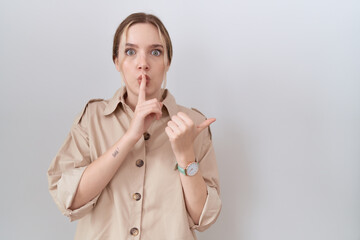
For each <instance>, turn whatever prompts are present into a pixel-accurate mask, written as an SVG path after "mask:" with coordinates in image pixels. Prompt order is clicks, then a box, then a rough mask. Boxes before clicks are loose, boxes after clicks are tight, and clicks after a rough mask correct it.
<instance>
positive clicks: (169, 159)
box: [48, 88, 221, 240]
mask: <svg viewBox="0 0 360 240" xmlns="http://www.w3.org/2000/svg"><path fill="white" fill-rule="evenodd" d="M125 94H126V90H125V88H121V89H119V90H118V91H117V92H116V93H115V95H114V97H113V98H111V99H110V100H101V99H95V100H91V101H89V102H88V104H87V105H86V107H85V108H84V110H83V111H82V113H81V114H80V115H79V117H77V118H76V119H75V121H74V124H73V126H72V128H71V130H70V133H69V135H68V136H67V138H66V140H65V142H64V144H63V145H62V147H61V148H60V150H59V152H58V154H57V155H56V157H55V158H54V160H53V162H52V163H51V165H50V168H49V170H48V180H49V190H50V194H51V195H52V197H53V198H54V200H55V203H56V204H57V206H58V208H59V209H60V210H61V212H62V213H63V214H64V215H65V216H67V217H69V218H70V221H74V220H77V219H79V221H78V225H77V230H76V235H75V239H86V240H91V239H121V240H123V239H143V240H148V239H150V240H151V239H157V240H187V239H189V240H190V239H196V235H195V232H194V230H195V229H197V230H198V231H204V230H205V229H207V228H208V227H209V226H210V225H211V224H213V223H214V222H215V221H216V218H217V217H218V215H219V213H220V209H221V200H220V197H219V196H220V195H219V194H220V189H219V177H218V170H217V165H216V160H215V153H214V148H213V146H212V141H211V133H210V129H209V131H206V130H204V131H202V132H201V133H200V135H199V136H198V137H197V138H196V140H195V143H194V144H195V155H196V158H197V160H198V162H199V169H200V173H201V174H202V176H203V178H204V180H205V182H206V184H207V192H208V195H207V198H206V202H205V205H204V208H203V211H202V213H201V217H200V222H199V224H198V225H195V224H194V222H193V221H192V219H191V217H190V215H189V214H188V212H187V210H186V206H185V200H184V195H183V190H182V185H181V181H180V175H179V174H181V173H180V172H179V171H178V170H176V168H175V166H176V159H175V156H174V154H173V152H172V148H171V145H170V142H169V139H168V136H167V134H166V133H165V127H166V125H167V122H168V121H169V120H170V116H173V115H174V114H177V113H178V112H179V111H182V112H184V113H186V114H188V116H189V117H190V118H191V119H192V120H193V121H194V122H195V124H200V123H201V122H202V121H204V119H205V117H204V116H203V115H202V114H200V113H199V112H198V111H195V110H191V109H188V108H185V107H183V106H180V105H177V104H176V102H175V99H174V97H173V96H172V95H171V94H170V93H169V92H168V91H167V90H166V91H165V93H164V100H163V103H164V108H163V115H162V118H161V119H160V120H157V121H154V122H153V123H152V125H151V126H150V128H149V129H148V131H147V133H145V134H144V138H141V139H140V140H139V141H138V142H137V143H136V144H135V146H134V148H133V149H132V150H131V151H130V152H129V153H128V155H127V156H126V159H125V160H124V162H123V163H122V165H121V166H120V168H119V169H118V171H117V172H116V174H115V175H114V177H113V178H112V180H111V181H110V182H109V184H108V185H107V186H106V187H105V188H104V189H103V191H102V192H101V193H100V194H99V195H98V196H96V197H95V198H94V199H93V200H91V201H90V202H89V203H87V204H85V205H84V206H82V207H80V208H79V209H75V210H70V209H69V207H70V206H71V204H72V201H73V198H74V195H75V193H76V190H77V187H78V184H79V181H80V178H81V176H82V174H83V172H84V170H85V169H86V167H87V166H88V165H89V164H90V163H91V162H92V161H95V160H96V159H97V158H99V157H100V156H101V155H102V154H103V153H104V152H106V151H107V150H108V149H109V148H110V147H111V146H112V145H113V144H114V143H115V142H116V141H117V140H118V139H119V138H121V137H122V136H123V135H124V133H125V132H126V131H127V129H128V128H129V126H130V122H131V119H132V117H133V112H132V110H131V109H130V107H129V106H128V105H126V104H125V101H124V95H125Z"/></svg>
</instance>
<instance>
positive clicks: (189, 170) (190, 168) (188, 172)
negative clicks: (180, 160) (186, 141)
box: [176, 159, 199, 176]
mask: <svg viewBox="0 0 360 240" xmlns="http://www.w3.org/2000/svg"><path fill="white" fill-rule="evenodd" d="M176 165H177V169H178V170H179V172H181V173H182V174H184V175H185V176H194V175H195V174H196V173H197V172H198V171H199V163H198V162H197V161H196V159H195V161H194V162H192V163H189V164H188V165H187V166H186V167H185V169H184V168H182V167H180V166H179V164H176Z"/></svg>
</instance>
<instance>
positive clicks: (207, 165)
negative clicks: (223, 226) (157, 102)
mask: <svg viewBox="0 0 360 240" xmlns="http://www.w3.org/2000/svg"><path fill="white" fill-rule="evenodd" d="M203 132H204V134H202V135H203V138H202V147H201V151H200V153H199V158H198V159H199V167H200V171H201V174H202V175H203V178H204V180H205V183H206V185H207V197H206V202H205V204H204V207H203V210H202V212H201V215H200V220H199V223H198V224H197V225H195V224H194V222H193V221H192V219H191V217H189V221H190V224H191V229H196V230H198V231H200V232H202V231H204V230H206V229H207V228H209V227H210V226H211V225H212V224H213V223H214V222H215V221H216V219H217V218H218V216H219V214H220V211H221V206H222V205H221V199H220V185H219V173H218V168H217V163H216V158H215V151H214V147H213V145H212V140H211V132H210V129H209V131H203Z"/></svg>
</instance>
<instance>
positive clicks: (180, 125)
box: [171, 115, 186, 130]
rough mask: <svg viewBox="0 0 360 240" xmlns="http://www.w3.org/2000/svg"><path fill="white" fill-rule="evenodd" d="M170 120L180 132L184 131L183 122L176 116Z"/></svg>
mask: <svg viewBox="0 0 360 240" xmlns="http://www.w3.org/2000/svg"><path fill="white" fill-rule="evenodd" d="M171 120H172V121H173V122H174V123H175V124H176V125H177V126H178V127H179V128H180V129H182V130H185V129H186V125H185V123H184V121H183V120H182V119H181V118H180V117H178V116H177V115H174V116H172V117H171Z"/></svg>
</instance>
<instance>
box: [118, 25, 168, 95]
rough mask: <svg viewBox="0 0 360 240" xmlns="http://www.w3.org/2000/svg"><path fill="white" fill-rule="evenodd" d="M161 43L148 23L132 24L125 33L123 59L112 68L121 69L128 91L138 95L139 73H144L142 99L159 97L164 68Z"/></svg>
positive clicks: (157, 34)
mask: <svg viewBox="0 0 360 240" xmlns="http://www.w3.org/2000/svg"><path fill="white" fill-rule="evenodd" d="M164 47H165V46H163V43H162V42H161V40H160V36H159V33H158V29H157V28H156V27H155V26H153V25H152V24H150V23H136V24H134V25H132V26H131V27H130V28H129V29H128V32H127V39H126V44H125V53H119V55H120V54H124V55H123V56H124V58H123V61H122V66H120V64H121V63H119V57H118V58H117V60H116V62H115V63H116V68H117V70H118V71H121V70H122V72H123V76H124V78H125V79H124V81H125V84H126V88H127V91H128V94H131V95H132V96H138V95H139V87H140V83H141V75H142V74H145V75H146V99H152V98H159V97H160V93H161V92H160V89H161V84H162V82H163V79H164V74H165V72H166V71H167V69H168V67H165V63H164V54H166V53H165V51H164V50H165V48H164Z"/></svg>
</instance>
